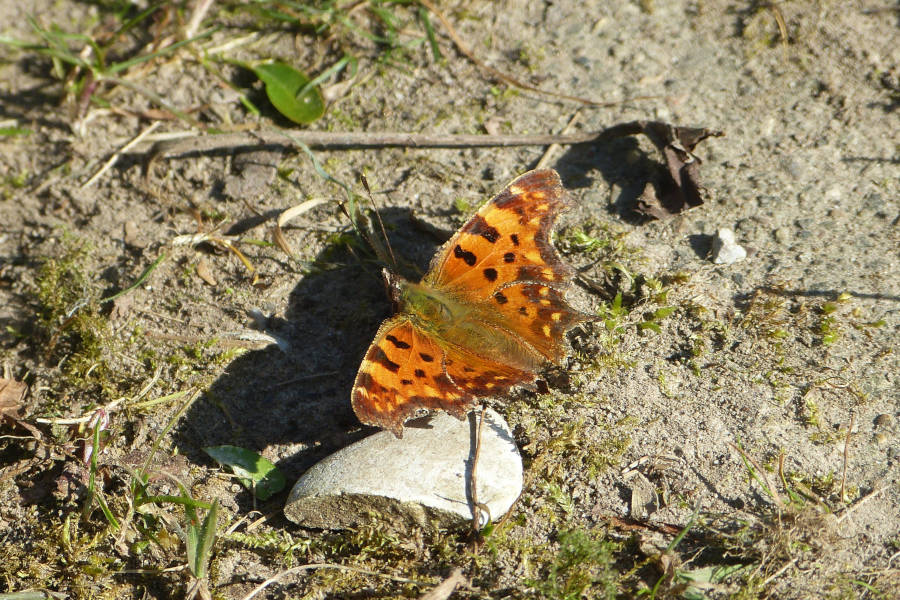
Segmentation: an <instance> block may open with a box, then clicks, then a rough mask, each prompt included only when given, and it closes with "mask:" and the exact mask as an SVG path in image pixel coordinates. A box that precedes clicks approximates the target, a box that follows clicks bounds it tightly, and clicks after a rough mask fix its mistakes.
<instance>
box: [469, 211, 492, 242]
mask: <svg viewBox="0 0 900 600" xmlns="http://www.w3.org/2000/svg"><path fill="white" fill-rule="evenodd" d="M463 231H465V232H466V233H471V234H473V235H480V236H481V237H483V238H484V239H486V240H487V241H489V242H490V243H492V244H493V243H494V242H496V241H497V240H499V239H500V232H499V231H497V229H496V227H492V226H491V225H489V224H488V222H487V221H485V220H484V217H482V216H481V215H475V217H474V218H473V219H472V220H471V221H469V223H468V224H467V225H466V226H465V227H464V228H463Z"/></svg>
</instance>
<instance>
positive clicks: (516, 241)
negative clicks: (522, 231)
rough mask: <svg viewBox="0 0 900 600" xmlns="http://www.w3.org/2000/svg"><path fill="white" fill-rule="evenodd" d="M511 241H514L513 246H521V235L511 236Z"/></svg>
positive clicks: (514, 234)
mask: <svg viewBox="0 0 900 600" xmlns="http://www.w3.org/2000/svg"><path fill="white" fill-rule="evenodd" d="M509 239H511V240H512V243H513V246H518V245H519V234H518V233H513V234H510V236H509Z"/></svg>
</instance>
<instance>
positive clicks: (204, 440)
mask: <svg viewBox="0 0 900 600" xmlns="http://www.w3.org/2000/svg"><path fill="white" fill-rule="evenodd" d="M382 218H383V220H384V222H385V226H386V229H387V230H388V239H389V240H390V243H391V245H392V247H393V248H394V253H395V254H396V255H397V256H398V257H399V256H403V257H404V258H405V259H407V260H409V261H411V263H412V265H414V269H421V270H423V271H424V269H425V267H426V266H427V263H428V257H430V256H431V255H432V254H433V253H434V250H435V248H436V247H437V245H439V241H438V240H436V239H435V243H434V245H430V244H427V243H424V244H423V243H422V242H423V240H427V239H429V238H428V237H427V236H423V235H422V233H421V231H416V229H415V227H414V226H413V223H412V221H411V219H410V212H409V210H408V209H400V208H387V209H383V210H382ZM350 244H351V246H353V247H355V250H354V251H352V252H351V251H349V250H348V246H347V245H345V244H336V245H333V246H331V247H328V248H326V249H324V250H323V251H322V252H321V253H320V254H319V255H318V256H317V257H316V260H315V261H313V263H312V264H313V266H314V268H313V269H312V270H311V271H312V272H311V273H309V274H306V275H302V274H300V273H299V271H298V275H297V278H298V282H297V285H296V286H295V287H294V289H293V290H292V291H291V293H290V295H289V299H288V304H287V308H286V310H285V314H284V316H283V317H269V318H268V319H267V321H266V323H265V324H264V327H263V329H264V330H265V332H266V333H269V334H271V335H273V336H274V337H275V338H276V339H278V340H279V342H280V345H275V344H272V345H269V346H267V347H265V348H263V349H260V350H251V351H248V352H246V353H244V354H242V355H241V356H240V357H238V358H237V359H235V360H233V361H232V362H231V363H230V364H229V365H228V367H227V369H226V370H225V372H224V373H223V374H222V375H221V376H220V377H219V378H218V379H217V380H216V381H215V382H214V383H213V384H212V386H210V388H209V390H208V391H207V392H206V393H205V394H203V396H201V397H200V398H198V399H197V401H196V402H195V403H194V404H193V405H192V406H191V408H190V409H189V410H188V412H187V414H186V416H185V418H184V419H182V420H181V422H180V425H179V427H178V429H177V431H176V440H177V444H178V447H179V451H180V452H181V453H182V454H185V455H187V457H188V458H189V459H190V460H191V461H194V462H198V463H206V464H209V463H210V462H211V459H210V458H209V457H208V456H206V454H205V453H204V452H203V451H202V449H203V448H204V447H207V446H217V445H224V444H228V445H234V446H240V447H242V448H246V449H249V450H253V451H256V452H263V451H264V450H265V451H266V453H265V454H266V456H267V457H268V458H270V459H271V460H273V462H275V463H276V465H277V466H278V467H279V469H280V470H281V471H282V472H283V473H284V474H285V476H286V478H287V481H288V482H289V484H290V482H293V481H294V480H296V479H297V477H299V476H300V475H301V474H302V473H303V472H304V471H306V470H307V469H308V468H309V467H310V466H312V465H313V464H315V463H316V462H317V461H319V460H320V459H322V458H324V457H325V456H327V455H329V454H331V453H332V452H334V451H336V450H338V449H340V448H343V447H345V446H347V445H349V444H351V443H353V442H355V441H357V440H359V439H361V438H363V437H365V436H367V435H370V434H371V433H373V432H374V431H376V430H375V429H374V428H369V427H362V426H361V425H360V423H359V421H358V420H357V419H356V416H355V414H354V413H353V410H352V408H351V406H350V390H351V386H352V384H353V380H354V378H355V376H356V371H357V369H358V368H359V365H360V361H361V360H362V357H363V355H364V354H365V351H366V349H367V347H368V345H369V343H370V342H371V341H372V339H373V337H374V335H375V332H376V331H377V329H378V326H379V324H380V323H381V321H382V320H384V319H385V318H387V317H388V316H390V314H391V304H390V301H389V300H388V297H387V295H386V288H385V284H384V282H383V280H382V276H381V265H380V264H379V263H378V262H377V261H375V260H371V259H361V258H360V257H363V256H366V255H367V254H366V251H365V250H360V248H362V247H364V246H365V243H364V242H362V241H361V240H359V239H358V238H355V237H353V238H351V240H350ZM286 268H289V267H286ZM409 275H411V276H414V274H409ZM279 497H280V496H279ZM248 499H249V496H248ZM280 501H283V498H281V500H280Z"/></svg>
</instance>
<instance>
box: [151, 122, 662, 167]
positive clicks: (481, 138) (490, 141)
mask: <svg viewBox="0 0 900 600" xmlns="http://www.w3.org/2000/svg"><path fill="white" fill-rule="evenodd" d="M645 125H646V122H641V121H631V122H628V123H621V124H619V125H614V126H612V127H609V128H607V129H603V130H601V131H590V132H586V133H575V134H570V135H554V134H539V135H446V134H427V133H422V134H419V133H397V132H384V133H378V132H376V133H369V132H360V131H350V132H339V131H309V130H303V131H292V132H291V134H290V138H287V137H286V136H285V134H284V133H283V132H281V131H279V130H277V129H267V130H262V131H254V132H234V133H222V134H215V135H202V136H201V135H197V134H196V133H194V132H190V133H186V134H185V137H183V138H181V139H173V138H171V136H166V138H165V139H162V140H160V141H157V142H156V144H155V145H154V146H153V147H152V148H151V149H150V152H149V154H150V156H151V157H152V160H155V159H156V158H159V157H170V156H176V155H180V154H188V153H204V152H212V151H217V150H228V149H233V148H236V147H242V146H248V147H253V148H258V147H259V146H278V147H284V146H291V147H293V145H294V144H293V143H292V142H299V143H302V144H305V145H307V146H309V147H310V148H327V149H332V150H333V149H338V148H389V147H404V148H407V147H409V148H494V147H510V146H546V145H548V144H565V145H569V144H590V143H593V142H601V141H605V140H610V139H614V138H617V137H622V136H626V135H636V134H639V133H642V132H643V131H644V129H645ZM148 169H149V167H148Z"/></svg>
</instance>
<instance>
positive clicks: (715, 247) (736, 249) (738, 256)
mask: <svg viewBox="0 0 900 600" xmlns="http://www.w3.org/2000/svg"><path fill="white" fill-rule="evenodd" d="M712 258H713V262H714V263H716V264H717V265H730V264H731V263H733V262H737V261H739V260H743V259H745V258H747V251H746V250H744V248H743V247H742V246H740V245H738V243H737V242H735V241H734V232H733V231H732V230H730V229H724V228H723V229H720V230H718V231H717V232H716V235H715V236H714V237H713V241H712Z"/></svg>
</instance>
